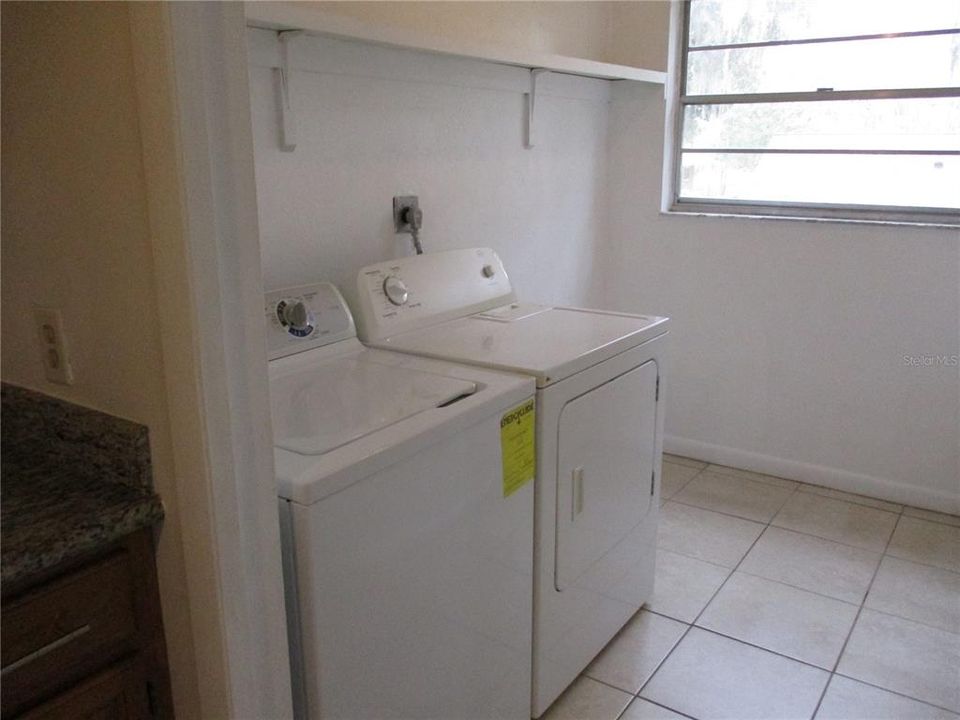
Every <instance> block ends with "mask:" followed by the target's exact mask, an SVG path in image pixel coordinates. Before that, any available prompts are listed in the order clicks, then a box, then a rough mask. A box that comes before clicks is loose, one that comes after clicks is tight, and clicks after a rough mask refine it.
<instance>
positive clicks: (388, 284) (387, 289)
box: [383, 275, 410, 305]
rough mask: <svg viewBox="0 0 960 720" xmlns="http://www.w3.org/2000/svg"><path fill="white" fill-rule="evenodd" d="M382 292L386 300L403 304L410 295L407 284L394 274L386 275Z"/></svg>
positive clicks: (395, 303)
mask: <svg viewBox="0 0 960 720" xmlns="http://www.w3.org/2000/svg"><path fill="white" fill-rule="evenodd" d="M383 293H384V294H385V295H386V296H387V300H389V301H390V302H392V303H393V304H394V305H405V304H406V302H407V299H408V298H409V297H410V291H409V290H407V286H406V285H405V284H404V282H403V280H401V279H400V278H398V277H397V276H396V275H388V276H387V278H386V279H385V280H384V281H383Z"/></svg>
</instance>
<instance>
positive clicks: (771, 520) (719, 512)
mask: <svg viewBox="0 0 960 720" xmlns="http://www.w3.org/2000/svg"><path fill="white" fill-rule="evenodd" d="M795 492H801V491H800V490H797V491H795ZM789 500H790V498H787V502H789ZM666 502H672V503H676V504H677V505H683V506H684V507H691V508H696V509H697V510H706V511H707V512H713V513H717V515H724V516H726V517H731V518H735V519H737V520H745V521H747V522H752V523H756V524H758V525H766V526H767V527H772V528H774V529H776V530H786V531H787V532H792V533H797V534H798V535H804V536H806V537H812V538H816V539H817V540H824V541H826V542H832V543H836V544H837V545H843V546H844V547H848V548H853V549H854V550H863V551H864V552H872V553H881V554H885V550H872V549H870V548H865V547H861V546H860V545H851V544H849V543H845V542H840V541H839V540H831V539H830V538H825V537H822V536H820V535H814V534H813V533H808V532H804V531H803V530H794V529H793V528H787V527H781V526H780V525H774V524H773V521H774V520H776V517H777V515H778V514H779V513H780V510H782V509H783V507H782V506H781V508H780V509H779V510H777V512H776V513H774V516H773V517H772V518H770V520H768V521H766V522H764V521H763V520H754V519H753V518H745V517H743V516H742V515H734V514H733V513H729V512H724V511H723V510H714V509H713V508H705V507H702V506H700V505H691V504H690V503H685V502H682V501H680V500H674V499H673V498H670V499H669V500H667V501H666ZM839 502H846V500H840V501H839ZM664 504H666V503H664ZM784 504H786V503H784ZM848 504H850V505H853V504H854V503H848ZM858 507H866V506H864V505H860V506H858ZM661 509H662V508H661ZM883 512H889V513H890V514H891V515H897V518H898V522H899V517H900V516H899V515H898V514H897V513H894V512H892V511H890V510H884V511H883ZM916 519H919V518H916ZM894 527H896V524H894ZM947 527H950V526H947ZM670 552H673V553H677V555H683V553H681V552H677V551H676V550H670ZM686 557H693V556H692V555H687V556H686ZM891 557H896V556H894V555H891ZM694 559H695V560H700V559H701V558H694ZM900 559H902V560H905V559H906V558H900ZM703 562H709V561H707V560H704V561H703ZM913 562H915V561H913ZM712 564H714V565H716V563H712ZM917 564H918V565H923V564H924V563H917ZM930 567H938V566H936V565H931V566H930Z"/></svg>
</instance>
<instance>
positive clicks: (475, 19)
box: [298, 0, 670, 70]
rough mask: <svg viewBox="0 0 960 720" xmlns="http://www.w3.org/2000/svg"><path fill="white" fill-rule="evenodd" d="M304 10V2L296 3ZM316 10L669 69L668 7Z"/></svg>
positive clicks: (374, 5)
mask: <svg viewBox="0 0 960 720" xmlns="http://www.w3.org/2000/svg"><path fill="white" fill-rule="evenodd" d="M298 4H299V5H301V6H303V3H298ZM310 5H313V6H315V7H316V9H317V10H318V11H322V12H324V13H333V14H337V15H342V16H345V17H350V18H354V19H358V20H364V21H367V22H370V23H375V24H378V25H384V26H392V27H397V28H403V29H408V30H415V31H417V32H420V33H423V34H426V35H435V36H438V37H443V38H445V39H449V40H454V41H457V40H461V41H463V42H465V43H485V44H491V45H502V46H505V47H511V48H522V49H525V50H532V51H536V52H544V53H555V54H558V55H568V56H570V57H579V58H587V59H590V60H601V61H605V62H612V63H618V64H622V65H634V66H637V67H645V68H649V69H653V70H665V69H666V66H667V29H668V25H669V19H670V10H669V7H670V4H669V2H666V1H660V0H656V1H654V0H633V1H630V2H351V1H347V2H312V3H310Z"/></svg>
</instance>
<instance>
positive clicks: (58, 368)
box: [33, 307, 73, 385]
mask: <svg viewBox="0 0 960 720" xmlns="http://www.w3.org/2000/svg"><path fill="white" fill-rule="evenodd" d="M33 324H34V327H36V330H37V342H38V343H39V345H40V358H41V362H43V372H44V375H45V376H46V378H47V380H49V381H50V382H55V383H60V384H61V385H72V384H73V370H72V368H71V367H70V356H69V355H68V354H67V342H66V337H65V336H64V333H63V316H62V315H61V314H60V311H59V310H57V309H55V308H43V307H35V308H34V309H33Z"/></svg>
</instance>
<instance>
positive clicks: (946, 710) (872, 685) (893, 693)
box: [830, 672, 957, 715]
mask: <svg viewBox="0 0 960 720" xmlns="http://www.w3.org/2000/svg"><path fill="white" fill-rule="evenodd" d="M834 676H837V677H841V678H843V679H844V680H850V681H851V682H855V683H860V684H861V685H867V686H868V687H872V688H874V689H876V690H882V691H883V692H887V693H890V694H891V695H896V696H898V697H902V698H906V699H907V700H912V701H913V702H918V703H920V704H921V705H926V706H927V707H932V708H936V709H938V710H943V711H945V712H948V713H952V714H954V715H956V714H957V713H956V712H955V711H953V710H951V709H950V708H948V707H943V706H942V705H937V704H936V703H932V702H930V701H929V700H921V699H920V698H915V697H912V696H911V695H906V694H904V693H902V692H900V691H899V690H891V689H890V688H885V687H882V686H880V685H877V684H875V683H872V682H868V681H867V680H860V679H859V678H855V677H851V676H850V675H844V674H843V673H842V672H834V673H831V675H830V678H831V679H832V678H833V677H834Z"/></svg>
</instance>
